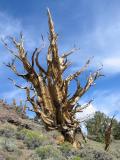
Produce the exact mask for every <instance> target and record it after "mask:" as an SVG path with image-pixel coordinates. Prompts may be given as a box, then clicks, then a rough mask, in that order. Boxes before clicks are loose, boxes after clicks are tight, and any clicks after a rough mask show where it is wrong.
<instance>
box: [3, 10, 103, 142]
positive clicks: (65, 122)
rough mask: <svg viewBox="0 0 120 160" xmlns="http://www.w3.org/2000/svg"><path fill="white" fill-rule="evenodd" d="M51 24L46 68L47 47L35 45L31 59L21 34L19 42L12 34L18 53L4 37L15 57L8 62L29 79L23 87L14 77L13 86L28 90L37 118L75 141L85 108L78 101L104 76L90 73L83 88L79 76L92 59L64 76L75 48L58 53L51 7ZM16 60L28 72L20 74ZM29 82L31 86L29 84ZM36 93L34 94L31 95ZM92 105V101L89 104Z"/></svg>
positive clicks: (49, 17) (98, 73)
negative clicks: (41, 58)
mask: <svg viewBox="0 0 120 160" xmlns="http://www.w3.org/2000/svg"><path fill="white" fill-rule="evenodd" d="M48 25H49V47H48V52H47V56H46V61H47V68H45V69H44V68H43V67H42V66H41V65H40V62H39V55H40V53H41V51H42V49H43V48H44V40H43V37H42V40H43V45H42V46H41V47H40V48H36V49H35V50H34V52H33V54H32V59H31V61H30V60H29V59H28V57H27V52H26V51H25V48H24V43H23V35H22V34H20V41H19V42H17V41H16V39H15V38H13V37H10V40H11V41H12V42H13V44H14V46H15V48H16V49H17V52H18V54H16V53H15V52H14V51H13V50H11V49H10V48H9V46H8V44H7V43H6V42H5V41H4V40H3V43H4V45H5V47H6V48H7V49H8V50H9V51H10V53H11V54H13V56H14V57H15V58H14V59H13V60H12V63H8V64H7V66H8V67H9V68H11V69H12V71H13V72H14V73H15V74H16V75H17V76H19V77H22V78H23V79H25V80H26V81H27V82H28V86H26V87H22V86H19V85H17V84H16V83H15V82H14V81H13V80H12V79H11V80H12V81H13V83H14V85H15V86H16V87H19V88H21V89H24V90H26V95H27V100H28V101H29V102H30V103H31V105H32V106H33V111H34V112H35V113H36V115H37V117H38V118H40V119H42V121H43V123H44V125H45V128H46V129H47V130H55V129H57V130H59V131H60V132H61V133H62V134H63V135H64V138H65V140H67V141H69V142H70V143H72V144H74V143H75V141H76V140H75V136H76V133H77V132H78V130H79V131H80V127H79V122H78V121H77V120H76V118H75V114H76V113H77V112H81V111H82V110H83V109H84V108H85V107H87V105H86V106H85V107H81V106H80V105H78V103H77V102H78V100H79V98H80V97H82V95H83V94H84V93H85V92H86V91H87V90H88V89H89V88H90V87H91V86H92V85H93V84H94V81H95V80H96V79H97V78H98V77H100V76H101V74H100V70H97V71H96V72H94V73H91V74H90V75H89V77H88V79H87V82H86V84H85V86H84V87H82V86H81V85H80V82H79V80H78V79H77V78H78V76H79V75H81V74H82V73H83V72H84V71H85V70H86V69H87V67H88V65H89V63H90V59H89V60H88V61H87V62H86V64H85V66H83V67H82V68H81V69H80V70H79V71H77V72H75V73H74V74H72V75H70V76H68V77H67V78H65V79H64V78H63V73H64V72H65V71H66V69H67V68H68V67H69V66H70V65H71V62H69V61H68V56H69V55H70V54H72V53H73V52H74V51H76V49H75V48H73V49H72V50H70V51H69V52H66V53H63V55H62V56H59V50H58V44H57V38H58V36H57V34H56V33H55V30H54V24H53V20H52V17H51V14H50V11H49V9H48ZM15 60H18V61H20V62H21V64H22V66H23V68H24V70H25V71H26V73H25V74H20V73H18V71H17V69H16V66H15ZM73 80H75V81H76V84H77V89H76V90H75V92H74V94H73V95H72V96H71V97H70V95H69V91H68V89H69V87H70V84H71V81H73ZM29 84H30V85H29ZM31 94H33V96H32V95H31ZM88 104H89V103H88Z"/></svg>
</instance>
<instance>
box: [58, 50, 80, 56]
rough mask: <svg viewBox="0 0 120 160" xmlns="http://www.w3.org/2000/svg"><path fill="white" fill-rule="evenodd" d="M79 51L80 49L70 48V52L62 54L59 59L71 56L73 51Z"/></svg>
mask: <svg viewBox="0 0 120 160" xmlns="http://www.w3.org/2000/svg"><path fill="white" fill-rule="evenodd" d="M78 50H80V48H72V49H71V50H70V51H68V52H66V53H63V54H62V56H61V58H66V57H68V56H69V55H71V54H72V53H74V52H75V51H78Z"/></svg>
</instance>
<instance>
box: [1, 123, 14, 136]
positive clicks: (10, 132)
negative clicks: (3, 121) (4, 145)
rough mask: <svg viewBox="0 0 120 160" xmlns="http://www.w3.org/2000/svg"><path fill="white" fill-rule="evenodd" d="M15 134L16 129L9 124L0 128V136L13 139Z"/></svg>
mask: <svg viewBox="0 0 120 160" xmlns="http://www.w3.org/2000/svg"><path fill="white" fill-rule="evenodd" d="M15 134H16V129H15V127H13V126H12V125H10V124H7V125H3V126H2V127H1V128H0V136H4V137H7V138H10V137H14V136H15Z"/></svg>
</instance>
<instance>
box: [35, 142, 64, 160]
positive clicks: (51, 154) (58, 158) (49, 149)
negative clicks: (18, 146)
mask: <svg viewBox="0 0 120 160" xmlns="http://www.w3.org/2000/svg"><path fill="white" fill-rule="evenodd" d="M36 153H37V155H38V156H39V157H40V158H41V159H48V158H49V159H51V160H52V159H53V160H65V158H64V157H63V156H62V153H61V152H60V150H58V149H57V147H56V146H52V145H45V146H41V147H39V148H37V149H36Z"/></svg>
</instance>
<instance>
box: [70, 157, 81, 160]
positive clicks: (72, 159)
mask: <svg viewBox="0 0 120 160" xmlns="http://www.w3.org/2000/svg"><path fill="white" fill-rule="evenodd" d="M70 160H81V159H80V157H79V156H74V157H72V158H71V159H70Z"/></svg>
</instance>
